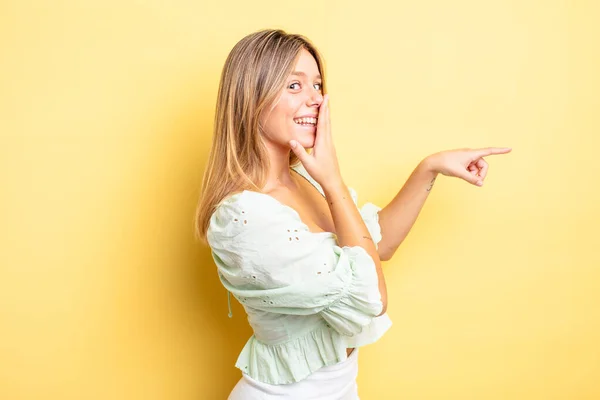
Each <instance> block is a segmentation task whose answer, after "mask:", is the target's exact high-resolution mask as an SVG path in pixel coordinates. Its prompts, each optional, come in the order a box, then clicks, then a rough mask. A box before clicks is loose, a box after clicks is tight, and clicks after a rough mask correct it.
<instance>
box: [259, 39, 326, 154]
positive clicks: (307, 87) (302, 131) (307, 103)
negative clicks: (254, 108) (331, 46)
mask: <svg viewBox="0 0 600 400" xmlns="http://www.w3.org/2000/svg"><path fill="white" fill-rule="evenodd" d="M285 82H286V83H285V86H284V88H283V90H282V92H281V95H280V97H279V100H278V101H277V100H276V101H275V106H274V107H273V109H272V110H271V112H270V114H269V113H268V114H267V115H266V118H267V119H266V120H265V121H263V123H262V126H263V130H264V132H263V133H264V138H265V140H266V141H268V142H270V143H272V144H275V145H277V146H281V147H284V148H286V149H289V144H288V142H289V141H290V140H292V139H295V140H297V141H298V142H299V143H300V144H301V145H302V146H304V148H307V149H308V148H312V147H313V145H314V141H315V134H316V132H317V127H316V122H317V117H318V115H319V107H320V106H321V103H322V102H323V93H322V90H321V82H322V80H321V75H320V73H319V68H318V67H317V62H316V61H315V59H314V57H313V56H312V55H311V54H310V53H309V52H308V51H306V50H305V49H302V51H301V53H300V56H299V57H298V60H297V62H296V65H295V67H294V69H293V71H292V73H291V74H290V76H289V77H288V78H287V80H286V81H285Z"/></svg>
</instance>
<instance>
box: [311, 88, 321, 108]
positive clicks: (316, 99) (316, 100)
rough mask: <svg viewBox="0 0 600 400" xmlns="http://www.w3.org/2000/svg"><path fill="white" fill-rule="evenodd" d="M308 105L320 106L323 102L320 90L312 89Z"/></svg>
mask: <svg viewBox="0 0 600 400" xmlns="http://www.w3.org/2000/svg"><path fill="white" fill-rule="evenodd" d="M309 103H310V105H316V106H320V105H321V103H323V94H322V93H321V91H320V90H313V91H312V93H311V94H310V96H309Z"/></svg>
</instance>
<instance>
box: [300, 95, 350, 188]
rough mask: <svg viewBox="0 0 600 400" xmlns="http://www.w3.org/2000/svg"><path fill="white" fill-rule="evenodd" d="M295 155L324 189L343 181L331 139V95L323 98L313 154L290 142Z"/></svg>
mask: <svg viewBox="0 0 600 400" xmlns="http://www.w3.org/2000/svg"><path fill="white" fill-rule="evenodd" d="M289 144H290V146H291V148H292V151H293V152H294V154H296V155H297V156H298V158H299V159H300V162H301V163H302V165H304V168H305V169H306V171H307V172H308V173H309V175H310V176H312V177H313V178H314V180H315V181H317V182H318V183H319V185H321V186H322V187H323V188H326V187H329V186H330V185H339V184H340V182H341V181H342V178H341V174H340V168H339V164H338V159H337V155H336V152H335V147H334V146H333V139H332V137H331V121H330V117H329V95H328V94H326V95H325V96H323V102H322V103H321V106H320V107H319V116H318V119H317V131H316V137H315V143H314V145H313V149H312V153H311V154H309V153H307V152H306V150H305V149H304V147H302V145H301V144H300V143H298V141H296V140H290V143H289Z"/></svg>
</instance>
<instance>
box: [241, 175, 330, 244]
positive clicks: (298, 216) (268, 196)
mask: <svg viewBox="0 0 600 400" xmlns="http://www.w3.org/2000/svg"><path fill="white" fill-rule="evenodd" d="M290 169H291V170H293V171H294V172H296V173H297V174H298V175H300V176H301V177H303V178H304V179H306V180H307V181H308V182H309V183H310V184H311V185H312V186H313V187H314V188H315V189H317V191H318V192H319V193H320V194H321V196H323V198H326V197H325V193H324V192H323V189H322V188H321V187H319V186H317V185H318V183H317V182H316V181H314V179H312V177H311V176H310V175H308V171H306V170H305V169H304V168H303V165H302V164H298V165H296V166H291V167H290ZM242 193H253V194H257V195H259V196H266V197H267V198H270V199H271V200H272V201H274V202H275V203H277V204H278V205H279V206H280V207H283V208H284V209H286V210H289V211H290V212H291V213H292V214H294V216H295V217H296V219H297V220H298V221H299V222H300V223H301V224H302V225H304V227H305V228H306V230H307V231H308V232H310V233H312V234H315V235H328V236H336V234H335V233H333V232H329V231H321V232H313V231H311V230H310V228H309V227H308V225H307V224H306V223H304V221H302V218H300V214H299V213H298V211H296V210H295V209H294V208H293V207H290V206H288V205H287V204H283V203H282V202H281V201H279V200H277V199H276V198H275V197H273V196H271V195H269V194H266V193H262V192H256V191H254V190H243V191H242Z"/></svg>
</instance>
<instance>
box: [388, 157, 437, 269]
mask: <svg viewBox="0 0 600 400" xmlns="http://www.w3.org/2000/svg"><path fill="white" fill-rule="evenodd" d="M437 175H438V174H437V172H435V171H434V170H433V169H432V168H431V166H430V164H429V162H428V159H427V158H425V159H424V160H423V161H421V162H420V163H419V165H417V167H416V168H415V169H414V171H413V172H412V174H411V175H410V177H409V178H408V180H407V181H406V183H405V184H404V186H403V187H402V189H400V191H399V192H398V194H397V195H396V196H395V197H394V199H393V200H392V201H391V202H390V203H389V204H388V205H387V206H385V207H384V208H383V209H382V210H381V211H379V226H380V227H381V235H382V239H381V241H380V242H379V255H380V258H381V259H382V260H384V261H385V260H389V259H390V258H392V256H393V255H394V253H395V252H396V250H397V249H398V247H399V246H400V244H401V243H402V241H404V239H405V238H406V236H407V235H408V233H409V232H410V230H411V228H412V227H413V225H414V223H415V221H416V220H417V217H418V216H419V213H420V212H421V209H422V208H423V205H424V204H425V201H426V200H427V198H428V197H429V193H430V192H431V189H432V187H433V184H434V183H435V179H436V177H437Z"/></svg>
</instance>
